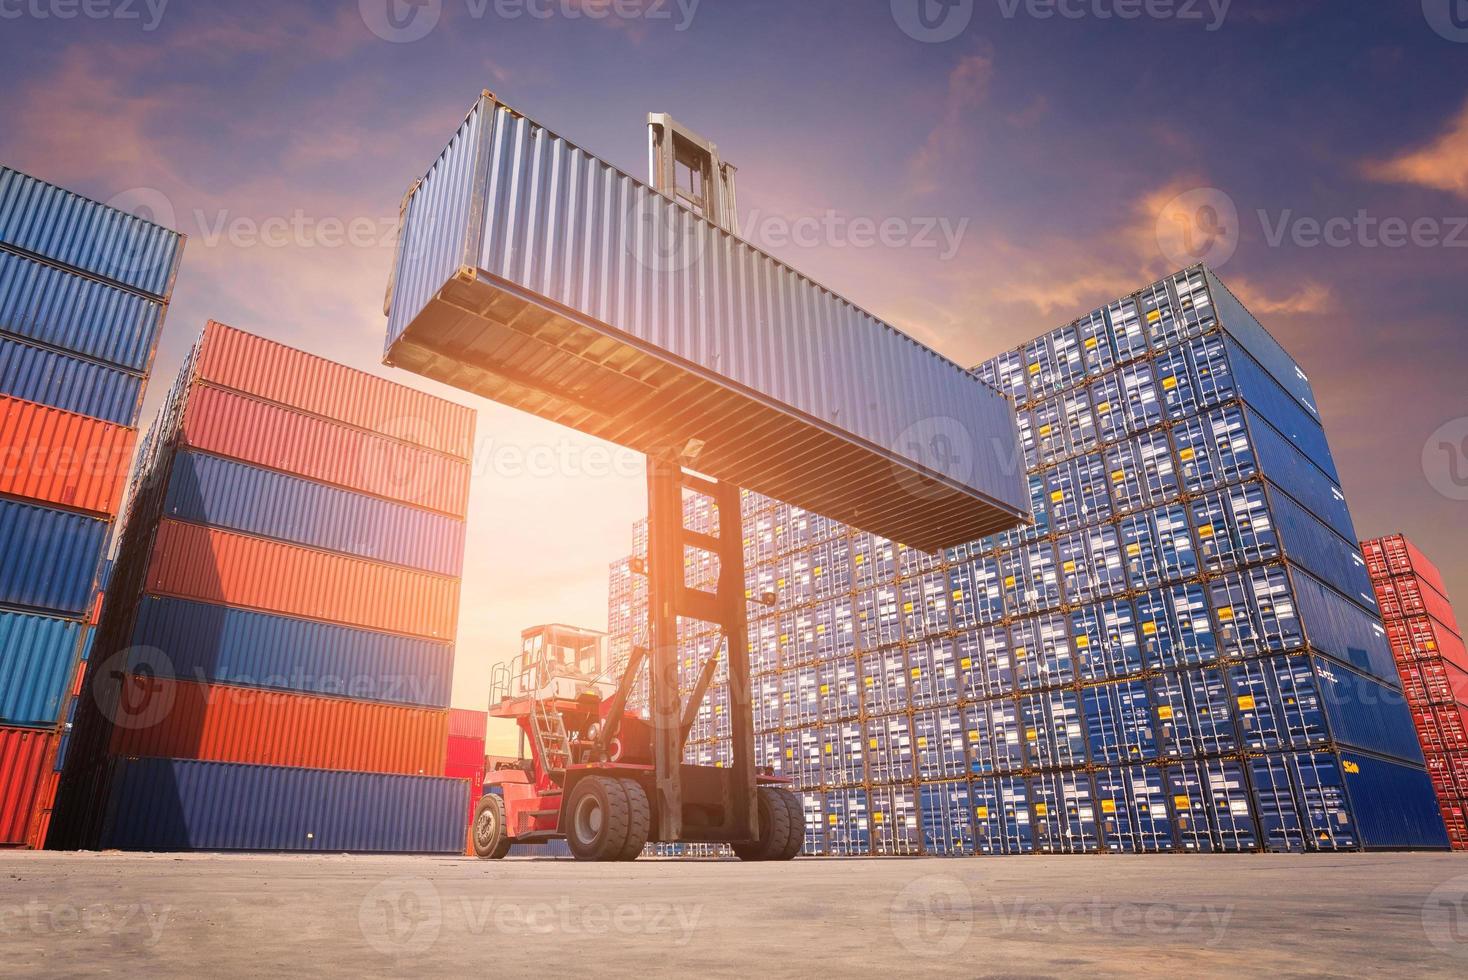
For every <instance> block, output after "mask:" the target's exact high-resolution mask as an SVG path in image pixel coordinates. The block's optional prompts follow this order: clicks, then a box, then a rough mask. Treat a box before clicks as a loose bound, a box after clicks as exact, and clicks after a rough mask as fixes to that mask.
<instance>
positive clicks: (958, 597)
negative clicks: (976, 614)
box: [953, 589, 963, 602]
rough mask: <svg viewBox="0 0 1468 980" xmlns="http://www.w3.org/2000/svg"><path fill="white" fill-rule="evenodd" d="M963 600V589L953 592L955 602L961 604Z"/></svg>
mask: <svg viewBox="0 0 1468 980" xmlns="http://www.w3.org/2000/svg"><path fill="white" fill-rule="evenodd" d="M962 599H963V590H962V589H954V590H953V601H954V602H960V601H962Z"/></svg>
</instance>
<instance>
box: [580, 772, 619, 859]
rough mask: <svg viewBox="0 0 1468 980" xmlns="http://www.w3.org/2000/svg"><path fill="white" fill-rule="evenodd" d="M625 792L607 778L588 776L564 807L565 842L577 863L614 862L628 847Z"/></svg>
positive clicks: (614, 780) (611, 779)
mask: <svg viewBox="0 0 1468 980" xmlns="http://www.w3.org/2000/svg"><path fill="white" fill-rule="evenodd" d="M630 809H631V806H630V804H629V803H628V801H627V789H626V787H624V786H623V785H622V782H621V780H619V779H613V778H612V777H610V776H587V777H586V778H585V779H583V780H581V782H579V783H577V784H576V788H575V789H574V790H572V791H571V800H570V802H569V803H568V804H567V806H566V828H565V829H566V843H567V844H569V845H570V847H571V854H572V855H573V856H574V857H575V858H576V860H578V861H616V860H618V859H620V858H621V856H622V849H623V848H624V847H626V846H627V825H628V822H629V819H630V814H629V810H630Z"/></svg>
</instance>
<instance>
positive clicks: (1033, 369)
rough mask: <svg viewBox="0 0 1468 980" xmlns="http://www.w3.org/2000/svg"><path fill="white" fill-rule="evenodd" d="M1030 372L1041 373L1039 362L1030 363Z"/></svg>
mask: <svg viewBox="0 0 1468 980" xmlns="http://www.w3.org/2000/svg"><path fill="white" fill-rule="evenodd" d="M1030 373H1031V374H1039V373H1040V365H1038V364H1031V365H1030Z"/></svg>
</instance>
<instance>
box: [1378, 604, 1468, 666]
mask: <svg viewBox="0 0 1468 980" xmlns="http://www.w3.org/2000/svg"><path fill="white" fill-rule="evenodd" d="M1386 633H1387V637H1388V639H1389V640H1390V641H1391V645H1392V650H1393V652H1394V653H1396V654H1397V657H1398V660H1399V662H1400V660H1401V659H1402V658H1403V657H1405V658H1407V659H1408V660H1410V661H1419V660H1423V659H1427V660H1437V659H1439V658H1440V659H1442V660H1446V661H1447V662H1448V663H1450V664H1453V665H1454V666H1457V667H1460V668H1462V669H1464V670H1468V648H1465V647H1464V645H1463V638H1462V637H1460V636H1459V635H1458V634H1457V633H1455V632H1453V631H1451V630H1449V629H1448V628H1447V627H1446V626H1444V625H1442V624H1441V623H1439V622H1437V621H1436V620H1434V619H1432V618H1430V617H1428V616H1413V617H1411V618H1410V619H1397V620H1388V621H1387V624H1386Z"/></svg>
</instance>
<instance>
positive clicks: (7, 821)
mask: <svg viewBox="0 0 1468 980" xmlns="http://www.w3.org/2000/svg"><path fill="white" fill-rule="evenodd" d="M55 738H56V736H55V735H54V734H53V733H51V732H49V731H35V730H32V729H29V728H0V847H21V846H24V845H25V844H26V843H27V841H28V839H29V837H30V832H31V827H32V823H33V821H34V818H35V814H36V807H37V804H39V803H40V802H41V797H42V793H43V791H44V789H45V785H46V781H47V779H48V778H49V777H50V776H51V768H52V761H51V760H52V749H53V747H54V744H55Z"/></svg>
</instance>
